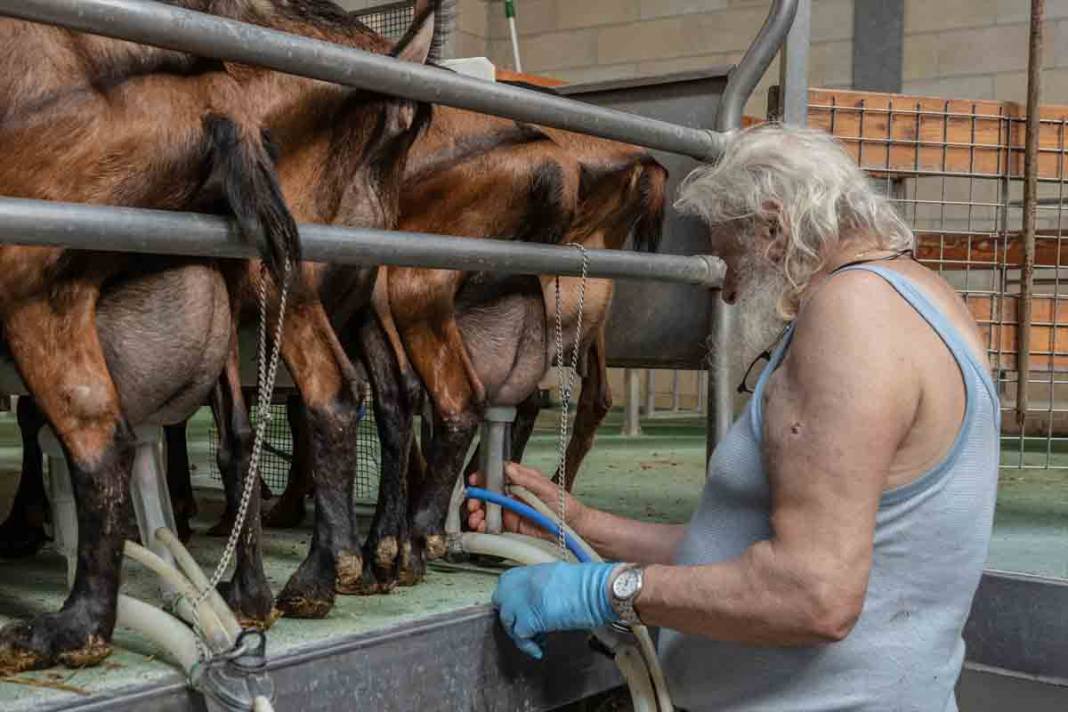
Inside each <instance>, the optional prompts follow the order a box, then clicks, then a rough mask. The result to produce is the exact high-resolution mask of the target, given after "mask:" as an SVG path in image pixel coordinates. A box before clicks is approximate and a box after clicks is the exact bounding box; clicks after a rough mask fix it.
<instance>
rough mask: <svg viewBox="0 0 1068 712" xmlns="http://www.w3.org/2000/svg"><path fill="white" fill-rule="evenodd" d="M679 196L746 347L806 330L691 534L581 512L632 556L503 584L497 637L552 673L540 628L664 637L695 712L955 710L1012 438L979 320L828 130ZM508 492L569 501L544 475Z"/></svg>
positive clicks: (551, 568)
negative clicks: (717, 272)
mask: <svg viewBox="0 0 1068 712" xmlns="http://www.w3.org/2000/svg"><path fill="white" fill-rule="evenodd" d="M680 192H681V198H680V200H679V202H678V207H679V208H680V209H682V210H683V211H686V212H690V213H694V214H697V215H699V216H700V217H702V218H703V219H704V221H705V222H706V223H707V225H708V227H709V234H710V245H711V249H712V252H714V253H715V254H717V255H719V256H720V257H721V258H723V259H724V260H725V262H726V263H727V267H728V274H727V278H726V284H725V286H724V290H723V297H724V299H726V300H727V301H728V302H737V303H738V304H739V306H740V308H739V309H738V316H737V320H738V321H739V322H740V324H741V325H742V331H743V338H746V339H749V340H753V341H754V344H753V345H756V346H757V348H759V347H760V345H766V342H764V343H761V342H760V340H761V339H767V341H771V340H772V338H768V335H769V334H771V335H772V337H773V335H774V333H775V332H776V331H777V330H778V328H779V327H780V326H781V324H782V321H783V320H784V319H785V320H787V321H790V322H791V324H790V326H789V327H788V328H787V330H786V331H785V332H783V335H782V338H781V339H780V340H779V342H778V345H777V346H776V348H775V350H774V352H773V353H772V355H771V357H770V360H769V362H768V363H767V365H766V366H765V367H764V369H763V373H762V374H761V375H760V377H759V379H758V380H757V382H756V384H755V389H754V390H755V393H754V397H753V398H752V400H751V402H750V404H749V405H748V407H747V408H746V410H745V412H744V414H743V415H742V417H741V418H740V419H739V420H738V421H737V422H736V423H735V424H734V426H733V428H732V429H731V431H730V433H729V435H727V437H726V438H725V439H724V441H723V442H722V443H720V445H719V447H718V448H717V449H716V452H715V454H714V456H713V458H712V461H711V463H710V465H709V472H708V481H707V484H706V486H705V490H704V493H703V495H702V498H701V501H700V503H699V504H698V506H697V510H696V512H695V514H694V515H693V518H692V520H691V521H690V523H689V524H688V525H685V526H674V525H661V524H648V523H639V522H634V521H630V520H626V519H623V518H620V517H616V516H614V515H611V514H608V513H605V512H600V511H596V510H593V509H590V508H587V507H584V506H583V505H581V504H580V503H579V502H577V501H575V500H572V501H571V502H570V503H569V506H568V508H567V511H568V513H569V517H568V519H569V523H570V524H571V525H572V526H573V527H574V528H575V529H576V531H577V532H578V534H579V535H580V536H582V537H583V538H585V539H586V540H587V541H589V542H590V543H591V544H592V545H593V546H594V547H595V548H596V549H597V550H598V551H599V552H600V553H601V554H602V555H604V557H605V558H606V559H611V560H615V561H623V562H629V563H626V564H623V565H614V564H548V565H544V566H534V567H528V568H522V569H516V570H513V571H510V572H508V573H507V574H505V575H504V576H503V577H502V578H501V582H500V585H499V587H498V590H497V592H496V594H495V595H494V601H495V604H496V605H497V607H498V608H499V609H500V618H501V622H502V624H503V625H504V626H505V628H506V629H507V630H508V632H509V633H510V634H511V636H512V638H513V639H514V640H515V641H516V642H517V644H518V645H519V646H520V647H521V648H522V649H523V650H524V651H526V652H528V653H530V654H531V655H534V656H535V657H538V656H540V653H541V651H540V648H539V646H538V638H539V637H540V636H541V635H542V634H544V633H546V632H550V631H555V630H564V629H581V628H592V627H596V626H599V625H603V624H605V623H608V622H611V621H615V620H618V619H620V618H623V619H624V620H640V621H642V622H643V623H645V624H647V625H652V626H659V627H661V628H663V629H664V630H663V631H662V634H661V638H660V654H661V661H662V664H663V667H664V670H665V673H666V674H667V677H668V680H669V686H670V688H671V693H672V695H673V697H674V699H675V702H676V704H677V705H678V706H679V707H680V708H683V709H687V710H690V711H691V712H697V711H699V710H713V709H714V710H719V711H724V712H725V711H728V710H729V711H734V710H801V709H804V710H844V709H848V710H889V709H894V710H934V711H936V712H944V711H946V710H956V702H955V700H954V696H953V688H954V685H955V683H956V681H957V678H958V676H959V674H960V669H961V665H962V661H963V657H964V643H963V640H962V638H961V630H962V628H963V625H964V622H965V618H966V616H967V615H968V611H969V608H970V605H971V600H972V596H973V595H974V592H975V589H976V586H977V585H978V582H979V577H980V575H981V572H982V567H983V563H984V561H985V559H986V553H987V544H988V541H989V538H990V529H991V522H992V517H993V508H994V497H995V491H996V486H997V473H998V448H999V443H998V434H999V425H1000V423H999V415H998V402H997V396H996V392H995V390H994V387H993V384H992V383H991V381H990V377H989V366H988V364H987V362H986V359H985V355H984V350H983V348H982V345H981V342H980V339H979V335H978V332H977V329H976V326H975V323H974V322H973V320H972V318H971V316H970V314H969V312H968V309H967V307H966V306H965V304H964V303H963V302H962V301H961V300H960V298H959V297H958V296H957V295H956V293H955V292H954V291H953V289H952V288H951V287H950V286H949V285H948V284H946V283H945V282H944V281H943V280H942V279H941V278H940V277H939V276H938V275H936V274H934V273H932V272H930V271H928V270H927V269H925V268H924V267H922V266H921V265H919V264H918V263H916V262H915V261H913V260H912V259H910V255H911V249H912V247H913V243H914V238H913V236H912V233H911V232H910V231H909V229H908V228H907V227H906V226H905V224H904V223H903V222H902V221H901V220H900V219H899V218H898V216H897V215H896V214H895V213H894V210H893V208H892V207H891V205H890V204H889V203H888V202H887V200H886V199H885V198H884V197H883V196H881V195H879V194H877V193H875V192H874V191H873V190H872V187H871V185H870V184H869V183H868V181H867V179H866V178H865V176H864V175H863V173H862V172H861V171H860V170H859V169H858V168H857V166H856V164H855V163H854V161H853V160H852V159H851V158H850V157H849V156H848V155H847V154H846V153H845V152H844V151H843V150H842V149H841V147H840V146H838V145H837V144H836V143H835V141H834V140H833V139H832V138H830V137H828V136H826V135H825V134H820V133H817V132H813V131H808V130H800V129H790V128H783V127H776V126H770V127H762V128H757V129H752V130H749V131H746V132H743V133H740V134H738V135H737V136H736V137H734V138H733V139H732V141H731V142H730V145H729V146H728V148H727V150H726V153H725V154H724V156H723V158H722V160H721V161H720V162H719V163H718V164H716V165H715V166H709V167H704V168H701V169H699V170H697V171H696V172H695V173H694V174H693V175H691V176H690V177H689V178H688V180H687V181H686V182H685V183H684V184H683V186H682V188H681V189H680ZM508 477H509V480H510V482H511V483H512V484H516V485H522V486H524V487H526V488H528V489H530V490H532V491H533V492H535V493H536V494H537V495H538V496H540V497H542V498H544V499H545V500H546V501H547V502H549V503H552V502H555V497H556V489H555V487H554V486H553V485H552V484H551V483H549V482H548V480H546V479H545V478H544V477H543V476H542V475H540V474H539V473H537V472H535V471H533V470H530V469H528V468H524V467H520V466H516V465H511V466H509V468H508ZM470 506H471V511H470V512H469V524H470V525H471V526H472V527H473V528H476V529H478V528H481V527H483V526H484V515H483V513H482V510H481V509H480V508H479V507H477V506H475V505H473V504H472V505H470ZM508 525H509V527H510V528H512V529H520V530H522V531H524V532H525V533H532V528H531V527H529V525H527V524H525V523H520V522H518V521H517V520H516V519H515V518H514V517H511V518H509V519H508Z"/></svg>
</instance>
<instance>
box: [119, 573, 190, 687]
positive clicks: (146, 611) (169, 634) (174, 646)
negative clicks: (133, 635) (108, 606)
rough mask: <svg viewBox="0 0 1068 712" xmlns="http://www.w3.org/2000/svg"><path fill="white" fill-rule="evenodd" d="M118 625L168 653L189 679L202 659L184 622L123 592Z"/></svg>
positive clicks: (120, 600) (120, 597) (120, 599)
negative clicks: (141, 636) (194, 666)
mask: <svg viewBox="0 0 1068 712" xmlns="http://www.w3.org/2000/svg"><path fill="white" fill-rule="evenodd" d="M116 622H117V623H118V625H121V626H122V627H124V628H129V629H130V630H133V631H135V632H137V633H139V634H140V635H143V636H144V637H145V638H148V639H149V640H151V641H152V642H153V643H155V644H156V645H158V646H159V647H160V648H163V649H164V650H165V651H167V653H169V654H170V655H171V656H172V657H173V658H174V660H175V662H177V663H178V664H179V665H180V666H181V668H182V670H183V671H184V672H185V674H186V676H187V677H188V676H189V673H190V671H191V670H192V669H193V665H195V664H196V662H197V660H199V654H198V652H197V638H196V635H195V634H194V633H193V631H191V630H189V628H187V627H186V625H185V624H184V623H183V622H182V621H180V620H178V619H177V618H175V617H174V616H172V615H169V614H167V613H164V612H163V611H161V610H160V609H158V608H156V607H155V606H150V605H149V604H147V603H145V602H144V601H140V600H138V599H136V598H133V597H131V596H127V595H125V594H122V593H120V594H119V605H118V618H117V621H116Z"/></svg>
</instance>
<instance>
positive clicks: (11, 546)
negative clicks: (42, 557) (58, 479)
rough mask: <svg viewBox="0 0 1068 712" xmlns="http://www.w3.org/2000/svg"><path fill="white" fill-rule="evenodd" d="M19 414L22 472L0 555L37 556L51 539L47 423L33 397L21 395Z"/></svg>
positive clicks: (0, 528)
mask: <svg viewBox="0 0 1068 712" xmlns="http://www.w3.org/2000/svg"><path fill="white" fill-rule="evenodd" d="M16 414H17V418H18V424H19V435H20V436H21V438H22V474H21V476H20V477H19V485H18V489H17V490H16V491H15V498H14V500H13V501H12V503H11V511H10V513H8V515H7V519H5V520H4V523H3V524H0V558H5V559H21V558H24V557H27V556H33V555H34V554H36V553H37V551H38V550H39V549H40V548H41V546H42V545H43V544H44V543H45V541H46V540H47V537H46V536H45V531H44V523H45V521H46V520H47V518H48V497H47V496H46V495H45V488H44V469H43V468H44V457H43V454H42V453H41V445H40V443H38V442H37V436H38V434H39V433H40V432H41V428H42V427H44V425H45V417H44V414H43V413H41V411H40V409H39V408H38V407H37V403H35V402H34V400H33V398H32V397H30V396H21V397H20V398H19V402H18V406H17V408H16Z"/></svg>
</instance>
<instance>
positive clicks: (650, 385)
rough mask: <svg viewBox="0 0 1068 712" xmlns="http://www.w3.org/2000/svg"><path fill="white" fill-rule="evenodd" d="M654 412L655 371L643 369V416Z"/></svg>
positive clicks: (649, 415) (647, 416)
mask: <svg viewBox="0 0 1068 712" xmlns="http://www.w3.org/2000/svg"><path fill="white" fill-rule="evenodd" d="M654 413H656V371H655V370H654V369H651V368H647V369H645V417H646V418H649V417H651V416H652V415H653V414H654Z"/></svg>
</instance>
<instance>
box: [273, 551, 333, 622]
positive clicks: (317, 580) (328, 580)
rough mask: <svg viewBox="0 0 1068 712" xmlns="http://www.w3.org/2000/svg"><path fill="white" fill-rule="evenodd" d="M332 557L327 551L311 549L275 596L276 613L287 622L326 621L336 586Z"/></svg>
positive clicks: (331, 606)
mask: <svg viewBox="0 0 1068 712" xmlns="http://www.w3.org/2000/svg"><path fill="white" fill-rule="evenodd" d="M332 562H336V559H335V557H333V555H332V554H330V552H328V551H324V550H319V549H313V550H312V552H311V553H310V554H308V558H306V559H304V561H303V562H301V564H300V566H299V567H298V568H297V570H296V571H295V572H294V573H293V575H292V576H291V577H290V578H289V581H287V582H286V585H285V588H283V589H282V592H281V593H280V594H278V603H277V606H278V610H280V611H281V612H282V615H283V616H286V617H287V618H326V615H327V614H328V613H330V609H331V608H333V607H334V589H335V587H336V585H337V570H338V569H337V566H336V563H332Z"/></svg>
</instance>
